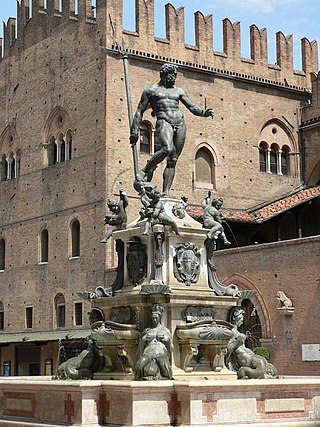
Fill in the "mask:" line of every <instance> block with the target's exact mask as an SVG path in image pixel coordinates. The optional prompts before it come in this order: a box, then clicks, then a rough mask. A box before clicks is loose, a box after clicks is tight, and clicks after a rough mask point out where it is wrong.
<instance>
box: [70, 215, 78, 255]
mask: <svg viewBox="0 0 320 427" xmlns="http://www.w3.org/2000/svg"><path fill="white" fill-rule="evenodd" d="M79 256H80V222H79V221H78V220H77V219H75V220H74V221H72V223H71V258H75V257H79Z"/></svg>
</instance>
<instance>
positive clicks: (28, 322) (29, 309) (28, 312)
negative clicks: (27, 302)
mask: <svg viewBox="0 0 320 427" xmlns="http://www.w3.org/2000/svg"><path fill="white" fill-rule="evenodd" d="M32 325H33V307H26V328H27V329H31V328H32Z"/></svg>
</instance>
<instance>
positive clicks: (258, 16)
mask: <svg viewBox="0 0 320 427" xmlns="http://www.w3.org/2000/svg"><path fill="white" fill-rule="evenodd" d="M119 1H121V0H119ZM123 1H124V5H125V7H124V10H125V11H126V13H125V16H124V26H125V28H127V29H128V30H130V29H131V30H133V29H134V0H123ZM166 3H168V1H167V0H155V16H156V27H155V32H156V35H157V36H159V37H164V36H165V24H164V5H165V4H166ZM170 3H171V4H173V6H175V7H180V6H184V7H185V17H186V25H185V28H186V42H187V43H189V44H193V43H194V12H195V11H197V10H200V11H201V12H202V13H203V14H204V15H208V14H212V15H213V19H214V49H215V50H216V51H221V50H222V34H221V33H222V20H223V19H224V18H229V19H230V20H231V21H232V22H235V21H240V22H241V39H242V56H244V57H249V56H250V53H249V26H250V25H251V24H256V25H257V26H258V27H259V28H262V27H266V28H267V31H268V46H269V62H270V63H274V62H275V61H276V56H275V55H276V54H275V34H276V32H277V31H282V32H283V33H284V34H285V35H288V34H293V40H294V65H295V68H297V69H301V54H300V39H301V38H303V37H307V38H308V39H309V40H314V39H316V40H318V43H319V42H320V26H319V18H320V1H319V0H203V1H200V0H171V2H170ZM93 4H95V0H93ZM9 16H14V17H15V16H16V0H0V18H1V21H4V20H7V19H8V17H9ZM0 34H2V26H1V30H0Z"/></svg>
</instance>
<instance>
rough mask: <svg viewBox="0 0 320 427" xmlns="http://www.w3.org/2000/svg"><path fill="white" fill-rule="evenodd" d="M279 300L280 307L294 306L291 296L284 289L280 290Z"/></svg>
mask: <svg viewBox="0 0 320 427" xmlns="http://www.w3.org/2000/svg"><path fill="white" fill-rule="evenodd" d="M277 300H278V302H279V306H278V308H293V303H292V301H291V299H290V298H288V297H287V296H286V294H285V293H284V292H282V291H278V293H277Z"/></svg>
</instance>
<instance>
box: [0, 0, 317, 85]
mask: <svg viewBox="0 0 320 427" xmlns="http://www.w3.org/2000/svg"><path fill="white" fill-rule="evenodd" d="M181 1H182V2H183V0H181ZM135 3H136V16H135V22H136V31H127V30H126V29H124V28H123V25H122V20H123V4H122V1H121V0H96V11H95V14H94V9H93V7H92V1H91V0H62V8H61V9H59V0H47V2H46V8H45V2H44V0H32V16H30V10H29V1H28V0H19V1H18V2H17V20H16V19H15V18H9V20H8V21H7V22H5V23H4V40H3V45H2V41H0V50H1V52H2V55H3V57H4V58H6V57H8V56H9V55H10V54H11V52H14V48H15V46H16V45H17V44H18V45H19V44H20V46H21V47H22V48H24V47H25V46H29V45H30V44H31V42H29V43H28V38H30V39H32V38H33V40H32V43H37V42H39V41H41V40H39V39H37V38H39V37H45V36H46V34H48V35H50V36H52V33H51V34H50V29H52V28H56V27H57V26H59V25H66V23H67V22H68V21H70V25H76V24H75V23H76V22H78V23H79V24H81V23H85V24H88V25H92V24H94V25H97V26H98V27H99V39H98V36H97V43H102V45H103V47H106V48H109V49H110V48H111V47H112V46H121V48H125V49H127V50H130V51H138V52H140V53H141V54H142V55H143V54H146V55H149V56H150V57H151V56H152V57H155V56H158V57H159V58H170V59H171V60H173V61H175V62H179V61H180V62H181V61H182V62H185V63H192V64H195V65H196V66H199V67H209V68H210V67H211V68H214V69H219V70H223V71H224V72H225V71H228V72H230V75H232V74H233V73H239V74H242V75H248V76H251V77H252V78H260V79H264V80H265V81H268V80H270V81H272V82H277V83H279V84H281V83H284V85H288V86H291V87H310V86H311V81H310V73H311V72H317V71H318V43H317V41H309V40H308V39H307V38H303V39H302V40H301V56H302V70H294V68H293V37H292V35H285V34H283V33H282V32H278V33H277V34H276V58H277V59H276V64H269V63H268V42H267V30H266V28H261V29H259V28H258V27H257V26H256V25H251V26H250V58H242V57H241V37H240V36H241V25H240V22H234V23H232V22H231V21H230V20H229V19H224V20H223V52H217V51H215V50H214V42H213V19H212V15H208V16H204V15H203V14H202V13H201V12H200V11H198V12H196V13H195V21H194V31H195V45H189V44H186V43H185V39H184V27H185V17H184V7H179V8H175V7H174V6H173V5H172V4H170V3H168V4H167V5H166V6H165V25H166V37H165V38H160V37H156V36H155V34H154V20H155V12H154V0H135ZM76 6H77V7H76ZM71 21H72V24H71ZM32 23H33V24H34V25H32ZM30 24H31V25H30ZM41 25H43V26H45V28H46V31H45V32H41V31H37V32H35V33H37V34H36V36H35V35H34V34H32V28H35V27H36V26H41ZM22 40H23V41H24V43H22Z"/></svg>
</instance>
